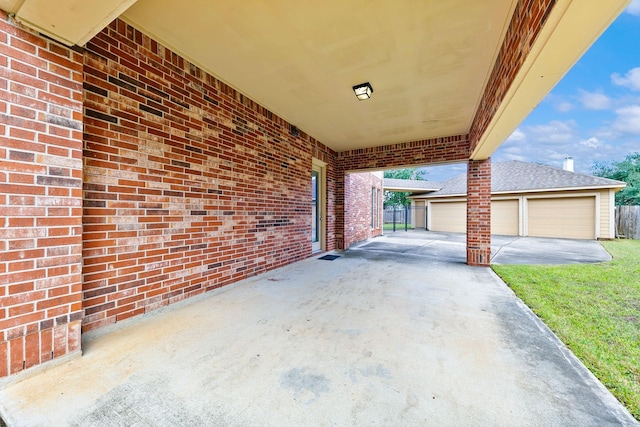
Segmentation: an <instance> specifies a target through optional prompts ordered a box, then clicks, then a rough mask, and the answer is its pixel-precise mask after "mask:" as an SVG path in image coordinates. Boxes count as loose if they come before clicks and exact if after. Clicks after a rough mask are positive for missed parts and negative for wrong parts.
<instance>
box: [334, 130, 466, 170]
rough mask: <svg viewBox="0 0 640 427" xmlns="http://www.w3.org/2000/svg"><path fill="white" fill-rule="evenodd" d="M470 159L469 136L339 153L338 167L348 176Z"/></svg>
mask: <svg viewBox="0 0 640 427" xmlns="http://www.w3.org/2000/svg"><path fill="white" fill-rule="evenodd" d="M468 158H469V142H468V139H467V135H455V136H448V137H444V138H433V139H426V140H421V141H412V142H403V143H399V144H391V145H383V146H379V147H371V148H361V149H357V150H350V151H341V152H339V153H338V162H339V167H340V169H341V170H343V171H347V172H349V171H362V170H367V169H369V170H381V169H385V168H386V169H389V168H394V167H408V166H424V165H427V164H433V163H445V162H460V161H466V160H467V159H468Z"/></svg>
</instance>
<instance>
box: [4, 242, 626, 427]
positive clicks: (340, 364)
mask: <svg viewBox="0 0 640 427" xmlns="http://www.w3.org/2000/svg"><path fill="white" fill-rule="evenodd" d="M319 270H321V271H322V274H318V271H319ZM84 340H85V342H84V343H83V351H84V356H83V357H82V358H77V359H74V360H72V361H70V362H69V363H66V364H64V365H61V366H57V367H55V368H51V369H48V370H46V371H45V372H42V373H39V374H37V375H32V376H31V377H30V378H27V379H24V380H23V381H21V382H19V383H14V384H11V385H9V386H7V387H3V388H2V390H1V391H0V402H1V403H0V409H2V415H3V417H6V418H5V419H6V420H7V421H8V422H9V423H10V425H16V426H24V427H27V426H60V425H69V426H76V425H77V426H86V425H104V426H129V425H153V426H175V425H207V426H217V425H220V426H223V425H235V426H245V425H247V426H248V425H263V426H303V425H372V424H375V425H389V426H407V425H458V426H466V425H501V426H509V425H521V426H527V425H545V426H569V425H580V426H592V425H597V426H625V425H626V426H632V425H636V423H635V421H634V420H633V418H632V417H631V416H630V415H629V414H628V412H626V410H625V409H624V407H622V406H621V405H620V404H619V403H618V402H617V401H616V400H615V398H613V397H612V396H611V395H610V394H609V392H608V391H607V390H606V389H605V388H604V387H603V386H602V385H601V384H600V383H599V382H598V381H597V380H596V379H595V378H594V377H593V376H592V375H591V373H590V372H589V371H588V370H587V369H586V368H584V366H583V365H582V364H581V363H580V362H579V361H578V360H577V359H576V358H575V357H574V356H573V355H572V354H571V353H570V352H569V351H568V350H567V349H566V348H565V346H564V345H563V344H562V343H561V342H560V341H559V340H558V339H557V338H556V337H555V336H554V335H553V334H552V333H551V332H550V331H549V330H548V329H547V328H546V327H545V326H544V325H543V324H542V323H541V322H540V321H539V320H538V318H537V317H536V316H535V315H534V314H533V313H531V312H530V311H529V310H528V309H527V308H526V307H525V306H524V305H523V304H522V303H521V302H520V301H519V300H518V299H517V298H516V297H515V296H514V294H513V293H512V292H511V291H510V290H509V288H507V286H506V285H505V284H504V283H503V282H502V281H501V280H500V279H498V278H497V277H496V276H495V275H494V274H493V273H492V271H491V270H489V269H478V268H473V267H469V266H466V265H464V263H460V262H446V261H437V260H434V259H433V257H431V256H426V255H420V254H419V253H416V252H413V253H396V252H393V251H380V250H375V249H371V250H368V249H367V247H366V246H363V247H359V248H356V249H351V250H349V251H347V252H345V253H342V254H340V258H338V259H336V260H334V261H325V260H319V259H317V258H309V259H307V260H304V261H301V262H298V263H295V264H292V265H290V266H287V267H284V268H281V269H277V270H274V271H272V272H269V273H266V274H264V275H261V276H259V277H255V278H252V279H247V280H245V281H242V282H240V283H237V284H235V285H230V286H228V287H225V288H223V289H220V290H218V291H214V292H211V293H208V294H206V295H203V296H200V297H196V298H193V299H191V300H189V301H185V302H182V303H179V304H175V305H173V306H171V307H169V308H167V309H163V310H160V311H156V312H154V313H151V314H148V315H145V316H142V317H138V318H137V319H136V320H134V321H132V322H130V323H129V324H127V326H125V327H118V325H116V326H115V327H108V328H104V329H103V330H101V331H97V332H94V333H90V334H87V335H86V336H85V337H84Z"/></svg>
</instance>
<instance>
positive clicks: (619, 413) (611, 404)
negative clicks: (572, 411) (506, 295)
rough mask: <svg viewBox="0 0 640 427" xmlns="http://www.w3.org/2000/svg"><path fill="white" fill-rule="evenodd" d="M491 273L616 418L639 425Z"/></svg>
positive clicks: (510, 290)
mask: <svg viewBox="0 0 640 427" xmlns="http://www.w3.org/2000/svg"><path fill="white" fill-rule="evenodd" d="M490 271H491V274H492V275H493V276H494V277H495V278H496V279H497V280H499V281H500V282H501V283H502V284H503V285H504V286H505V287H506V288H507V289H508V290H509V292H510V293H511V294H513V296H514V297H515V298H516V303H517V305H518V307H519V308H520V309H521V310H522V311H523V312H524V314H525V315H526V316H527V317H528V318H529V319H531V322H532V323H533V324H534V325H535V326H536V328H538V329H539V330H540V332H541V333H542V335H544V336H545V338H547V339H548V340H549V341H550V342H551V343H552V344H553V346H554V347H556V348H557V349H558V350H559V351H560V353H561V354H562V356H563V357H564V358H565V359H566V360H567V362H568V363H569V365H571V367H572V368H573V369H574V371H575V372H576V373H577V374H578V375H579V376H580V377H581V378H582V379H584V380H585V382H586V383H588V384H591V385H592V386H593V388H594V389H595V391H596V393H598V395H600V397H601V398H602V401H603V402H605V403H606V404H607V408H608V409H609V411H610V413H611V414H612V416H613V417H615V419H616V420H618V421H619V422H620V425H622V426H629V427H637V426H640V423H638V421H636V419H635V418H634V417H633V415H631V413H630V412H629V410H628V409H627V408H626V407H625V406H624V405H623V404H622V403H620V401H619V400H618V399H617V398H616V397H615V396H614V395H613V394H612V393H611V392H610V391H609V389H608V388H606V387H605V386H604V384H602V382H600V380H599V379H598V378H597V377H596V376H595V375H594V374H593V373H592V372H591V371H590V370H589V368H587V367H586V366H585V365H584V363H582V361H581V360H580V359H578V358H577V357H576V355H575V354H573V352H572V351H571V350H570V349H569V348H568V347H567V346H566V345H565V344H564V343H563V342H562V341H561V340H560V338H558V336H557V335H556V334H555V333H554V332H553V331H552V330H551V329H549V327H548V326H547V325H546V324H545V323H544V322H543V321H542V319H540V317H538V315H537V314H535V313H534V312H533V310H531V309H530V308H529V307H528V306H527V305H526V304H525V303H524V302H523V301H522V300H521V299H520V298H518V296H517V295H516V294H515V292H513V290H512V289H511V288H510V287H509V286H508V285H507V284H506V283H505V282H504V281H503V280H502V279H501V278H500V276H498V275H497V274H496V273H495V272H494V271H493V270H490Z"/></svg>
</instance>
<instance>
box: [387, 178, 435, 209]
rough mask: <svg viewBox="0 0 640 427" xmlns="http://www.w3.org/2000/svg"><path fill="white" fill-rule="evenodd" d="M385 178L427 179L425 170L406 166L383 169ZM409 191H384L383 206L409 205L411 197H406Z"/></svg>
mask: <svg viewBox="0 0 640 427" xmlns="http://www.w3.org/2000/svg"><path fill="white" fill-rule="evenodd" d="M384 177H385V178H392V179H413V180H417V181H426V180H427V171H425V170H420V169H418V168H406V169H395V170H388V171H384ZM410 195H411V193H407V192H402V191H385V192H384V207H392V206H409V205H411V199H409V198H408V197H409V196H410Z"/></svg>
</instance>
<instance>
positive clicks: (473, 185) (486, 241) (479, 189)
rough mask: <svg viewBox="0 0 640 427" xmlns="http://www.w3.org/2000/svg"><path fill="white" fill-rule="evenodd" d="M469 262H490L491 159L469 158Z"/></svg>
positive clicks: (487, 263) (478, 264)
mask: <svg viewBox="0 0 640 427" xmlns="http://www.w3.org/2000/svg"><path fill="white" fill-rule="evenodd" d="M467 264H468V265H474V266H488V265H489V264H491V159H490V158H489V159H486V160H469V166H468V170H467Z"/></svg>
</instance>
